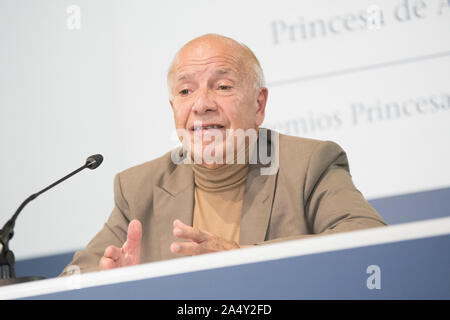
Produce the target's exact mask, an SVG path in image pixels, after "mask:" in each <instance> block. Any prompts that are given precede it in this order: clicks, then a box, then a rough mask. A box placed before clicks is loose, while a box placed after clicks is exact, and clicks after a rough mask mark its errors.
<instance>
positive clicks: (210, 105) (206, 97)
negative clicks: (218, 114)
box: [192, 89, 217, 114]
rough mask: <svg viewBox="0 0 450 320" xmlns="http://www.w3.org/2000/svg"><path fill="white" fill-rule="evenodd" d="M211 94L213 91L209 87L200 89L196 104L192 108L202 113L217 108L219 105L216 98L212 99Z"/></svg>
mask: <svg viewBox="0 0 450 320" xmlns="http://www.w3.org/2000/svg"><path fill="white" fill-rule="evenodd" d="M211 94H212V93H211V92H210V91H209V90H208V89H200V90H198V91H197V97H196V100H195V104H194V106H193V108H192V109H193V111H195V112H197V113H200V114H201V113H206V112H208V111H215V110H217V106H216V104H215V102H214V99H212V97H211Z"/></svg>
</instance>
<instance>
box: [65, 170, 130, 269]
mask: <svg viewBox="0 0 450 320" xmlns="http://www.w3.org/2000/svg"><path fill="white" fill-rule="evenodd" d="M114 202H115V207H114V209H113V211H112V213H111V215H110V216H109V218H108V220H107V222H106V223H105V224H104V226H103V228H102V229H101V230H100V232H99V233H97V235H96V236H95V237H94V238H93V239H92V240H91V241H90V242H89V244H88V245H87V246H86V248H85V249H84V250H81V251H77V252H76V253H75V254H74V256H73V260H72V261H71V262H70V263H69V265H67V266H66V267H65V268H64V270H63V271H62V272H61V274H60V275H59V276H65V275H71V274H74V273H78V272H80V273H86V272H92V271H97V270H98V263H99V260H100V258H101V257H102V256H103V253H104V251H105V249H106V248H107V247H108V246H110V245H114V246H116V247H119V248H120V247H121V246H122V245H123V243H124V242H125V240H126V237H127V229H128V224H129V221H130V220H129V218H128V216H129V207H128V203H127V201H126V200H125V199H124V197H123V194H122V188H121V184H120V175H119V174H117V175H116V177H115V179H114Z"/></svg>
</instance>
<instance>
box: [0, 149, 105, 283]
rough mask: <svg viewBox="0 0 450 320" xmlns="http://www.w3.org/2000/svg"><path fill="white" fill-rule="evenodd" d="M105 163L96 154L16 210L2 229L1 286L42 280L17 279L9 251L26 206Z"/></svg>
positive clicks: (33, 195)
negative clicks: (18, 218)
mask: <svg viewBox="0 0 450 320" xmlns="http://www.w3.org/2000/svg"><path fill="white" fill-rule="evenodd" d="M102 162H103V156H102V155H101V154H95V155H92V156H90V157H89V158H87V159H86V163H85V164H84V165H83V166H81V167H80V168H78V169H77V170H75V171H73V172H71V173H69V174H68V175H67V176H65V177H63V178H61V179H59V180H58V181H56V182H54V183H52V184H51V185H49V186H48V187H46V188H44V189H42V190H41V191H39V192H36V193H34V194H32V195H31V196H29V197H28V198H27V199H25V201H24V202H22V204H21V205H20V207H19V208H18V209H17V210H16V212H15V213H14V215H13V216H12V217H11V219H9V220H8V222H6V223H5V225H4V226H3V228H2V229H0V279H1V280H0V286H2V285H5V284H13V283H20V282H26V281H33V280H40V279H43V278H42V277H24V278H15V271H14V263H15V259H14V254H13V252H12V251H11V250H9V240H11V238H12V237H13V236H14V225H15V224H16V219H17V217H18V216H19V213H20V212H21V211H22V210H23V208H25V206H26V205H27V204H28V203H29V202H30V201H32V200H34V199H36V198H37V197H38V196H39V195H41V194H43V193H44V192H46V191H48V190H50V189H51V188H53V187H54V186H56V185H58V184H60V183H61V182H63V181H64V180H66V179H68V178H70V177H71V176H73V175H75V174H77V173H78V172H80V171H81V170H84V169H86V168H89V169H91V170H93V169H97V168H98V167H99V166H100V165H101V164H102Z"/></svg>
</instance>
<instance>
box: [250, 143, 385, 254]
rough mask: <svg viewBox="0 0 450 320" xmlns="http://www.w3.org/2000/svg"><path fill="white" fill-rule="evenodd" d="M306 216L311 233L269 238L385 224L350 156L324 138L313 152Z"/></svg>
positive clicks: (309, 173)
mask: <svg viewBox="0 0 450 320" xmlns="http://www.w3.org/2000/svg"><path fill="white" fill-rule="evenodd" d="M299 196H301V197H303V198H304V203H305V208H304V214H305V216H304V218H305V220H306V223H307V225H308V228H309V232H310V234H306V235H299V236H293V237H289V238H280V239H274V240H270V241H265V242H262V243H258V245H261V244H269V243H274V242H279V241H286V240H295V239H303V238H310V237H315V236H318V235H326V234H332V233H337V232H345V231H352V230H358V229H366V228H373V227H380V226H385V225H386V223H385V222H384V221H383V219H382V218H381V216H380V215H379V214H378V213H377V212H376V210H375V209H374V208H373V207H372V206H371V205H370V204H369V203H368V202H367V201H366V200H365V199H364V197H363V195H362V194H361V192H360V191H359V190H358V189H357V188H356V187H355V185H354V184H353V181H352V177H351V175H350V171H349V164H348V160H347V156H346V154H345V152H344V150H342V148H341V147H340V146H339V145H337V144H336V143H334V142H330V141H324V142H320V143H319V144H318V145H317V146H316V147H315V149H314V151H313V152H312V154H311V157H310V160H309V164H308V170H307V173H306V177H305V188H304V191H303V194H301V195H299Z"/></svg>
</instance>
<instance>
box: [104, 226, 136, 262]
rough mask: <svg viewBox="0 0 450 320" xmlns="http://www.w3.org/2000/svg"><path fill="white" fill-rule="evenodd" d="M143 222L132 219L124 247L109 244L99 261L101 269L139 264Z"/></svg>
mask: <svg viewBox="0 0 450 320" xmlns="http://www.w3.org/2000/svg"><path fill="white" fill-rule="evenodd" d="M141 239H142V224H141V223H140V222H139V220H136V219H134V220H131V222H130V224H129V225H128V233H127V241H125V243H124V244H123V246H122V248H117V247H115V246H109V247H107V248H106V249H105V253H104V254H103V257H102V258H101V259H100V261H99V263H98V269H99V270H108V269H114V268H119V267H125V266H132V265H135V264H139V262H140V260H141Z"/></svg>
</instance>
